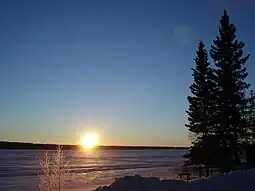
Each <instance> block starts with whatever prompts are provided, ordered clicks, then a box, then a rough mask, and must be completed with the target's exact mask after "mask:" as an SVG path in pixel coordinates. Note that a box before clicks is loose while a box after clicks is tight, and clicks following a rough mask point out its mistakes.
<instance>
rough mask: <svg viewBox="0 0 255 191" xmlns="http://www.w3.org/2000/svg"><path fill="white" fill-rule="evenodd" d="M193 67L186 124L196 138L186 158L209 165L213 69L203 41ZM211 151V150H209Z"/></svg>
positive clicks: (195, 162) (193, 162) (199, 45)
mask: <svg viewBox="0 0 255 191" xmlns="http://www.w3.org/2000/svg"><path fill="white" fill-rule="evenodd" d="M194 61H195V68H192V71H193V78H194V82H193V84H192V85H191V86H190V91H191V95H190V96H188V102H189V108H188V110H187V111H186V112H187V114H188V123H187V124H185V126H186V127H187V128H188V130H189V131H190V132H191V133H193V134H194V135H195V137H196V140H195V141H194V142H193V146H192V147H191V149H190V153H189V154H188V155H186V156H185V157H186V158H189V159H190V163H191V164H204V165H206V166H208V165H209V161H208V160H209V152H211V151H209V150H208V148H207V146H206V145H208V143H207V141H208V140H209V139H208V137H209V135H210V133H211V132H212V130H213V128H212V105H213V103H212V97H211V96H212V91H213V87H214V85H213V82H212V79H211V78H212V76H213V73H212V69H211V67H210V63H209V62H208V53H207V51H206V48H205V45H204V43H203V42H202V41H200V42H199V44H198V50H197V55H196V57H195V59H194ZM208 151H209V152H208Z"/></svg>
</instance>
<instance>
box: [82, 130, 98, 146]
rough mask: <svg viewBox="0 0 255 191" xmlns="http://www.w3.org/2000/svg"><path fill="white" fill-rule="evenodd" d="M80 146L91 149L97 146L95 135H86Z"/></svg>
mask: <svg viewBox="0 0 255 191" xmlns="http://www.w3.org/2000/svg"><path fill="white" fill-rule="evenodd" d="M81 145H82V146H83V148H86V149H91V148H94V147H95V146H97V134H96V133H88V134H86V135H85V136H84V137H82V139H81Z"/></svg>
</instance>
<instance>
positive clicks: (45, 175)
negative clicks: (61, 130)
mask: <svg viewBox="0 0 255 191" xmlns="http://www.w3.org/2000/svg"><path fill="white" fill-rule="evenodd" d="M40 164H41V168H42V173H41V174H39V175H38V176H39V179H40V184H39V188H40V190H41V191H62V190H63V187H64V185H65V184H66V181H67V180H68V177H69V172H70V168H69V163H68V161H66V159H65V156H64V152H63V150H62V147H61V146H58V148H57V150H56V151H55V153H53V154H52V155H51V156H50V155H49V154H48V151H46V152H45V154H44V159H43V161H41V163H40Z"/></svg>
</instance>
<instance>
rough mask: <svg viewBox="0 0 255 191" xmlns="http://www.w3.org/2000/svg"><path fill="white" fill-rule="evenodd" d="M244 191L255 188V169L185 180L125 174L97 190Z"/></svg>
mask: <svg viewBox="0 0 255 191" xmlns="http://www.w3.org/2000/svg"><path fill="white" fill-rule="evenodd" d="M155 190H158V191H226V190H231V191H239V190H241V191H244V190H255V169H254V170H250V171H236V172H231V173H229V174H225V175H222V174H221V175H218V176H215V177H209V178H208V179H204V180H195V181H190V182H184V181H181V180H160V179H159V178H155V177H149V178H145V177H141V176H139V175H135V176H125V177H122V178H118V179H116V180H115V181H114V182H113V183H112V184H111V185H110V186H103V187H99V188H97V189H96V191H155Z"/></svg>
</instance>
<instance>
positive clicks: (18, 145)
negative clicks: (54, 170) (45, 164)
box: [0, 141, 188, 150]
mask: <svg viewBox="0 0 255 191" xmlns="http://www.w3.org/2000/svg"><path fill="white" fill-rule="evenodd" d="M61 146H62V148H63V149H64V150H76V149H80V148H81V146H80V145H61ZM57 147H58V145H57V144H35V143H23V142H7V141H0V149H37V150H55V149H56V148H57ZM96 149H102V150H147V149H150V150H151V149H188V147H160V146H97V147H96Z"/></svg>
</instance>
